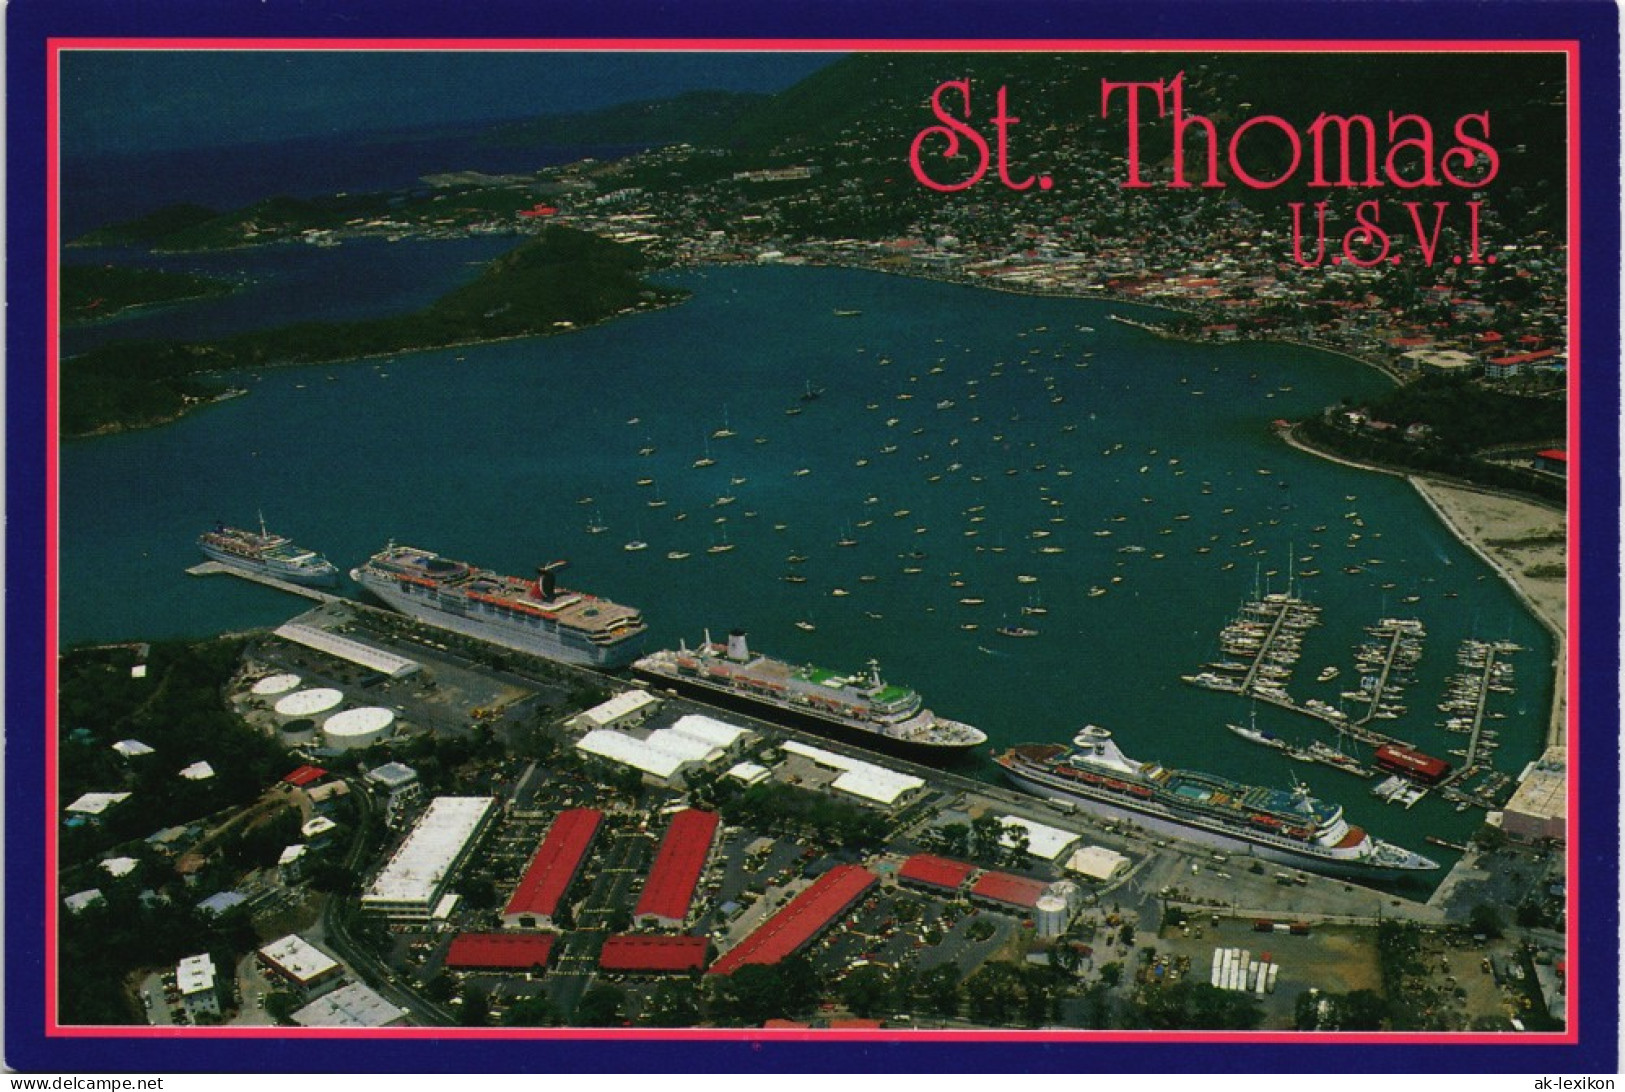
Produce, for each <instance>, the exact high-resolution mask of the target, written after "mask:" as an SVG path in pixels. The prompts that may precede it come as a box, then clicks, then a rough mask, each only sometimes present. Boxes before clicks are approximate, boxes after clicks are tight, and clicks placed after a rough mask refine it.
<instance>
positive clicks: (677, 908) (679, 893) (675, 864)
mask: <svg viewBox="0 0 1625 1092" xmlns="http://www.w3.org/2000/svg"><path fill="white" fill-rule="evenodd" d="M717 824H718V818H717V814H716V813H715V812H710V811H697V810H695V809H694V808H689V809H687V810H685V811H680V812H678V813H677V814H676V815H674V816H672V817H671V826H669V827H667V828H666V837H665V838H664V839H663V840H662V841H661V843H660V851H659V852H658V853H657V854H655V863H654V867H653V868H651V869H650V870H649V879H648V881H647V882H646V883H645V884H644V885H643V894H642V896H640V897H639V899H638V905H637V909H636V910H634V911H633V912H632V919H633V920H634V921H636V922H637V923H638V924H639V925H663V926H666V927H667V928H671V929H680V928H682V926H683V922H685V921H687V920H688V911H689V907H690V906H691V905H692V904H693V902H694V888H695V887H696V886H697V885H698V884H699V882H700V874H701V873H702V872H704V871H705V862H706V860H707V858H709V857H710V856H711V843H712V842H714V841H715V840H716V836H717Z"/></svg>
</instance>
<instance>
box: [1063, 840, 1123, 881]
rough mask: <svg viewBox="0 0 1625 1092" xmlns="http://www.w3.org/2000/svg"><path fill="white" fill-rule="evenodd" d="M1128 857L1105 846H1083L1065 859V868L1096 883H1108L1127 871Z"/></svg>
mask: <svg viewBox="0 0 1625 1092" xmlns="http://www.w3.org/2000/svg"><path fill="white" fill-rule="evenodd" d="M1128 867H1129V859H1128V858H1127V857H1125V856H1123V855H1122V854H1121V853H1118V852H1116V851H1114V850H1110V849H1107V848H1106V847H1105V846H1084V847H1083V848H1082V849H1080V850H1078V851H1077V852H1076V853H1074V854H1072V856H1071V857H1069V858H1068V859H1067V862H1066V870H1067V871H1068V872H1075V873H1077V874H1078V875H1079V876H1082V877H1083V878H1084V879H1087V880H1094V881H1095V882H1096V883H1110V882H1111V881H1112V880H1115V879H1117V878H1118V877H1119V876H1121V875H1122V874H1123V873H1125V872H1127V871H1128Z"/></svg>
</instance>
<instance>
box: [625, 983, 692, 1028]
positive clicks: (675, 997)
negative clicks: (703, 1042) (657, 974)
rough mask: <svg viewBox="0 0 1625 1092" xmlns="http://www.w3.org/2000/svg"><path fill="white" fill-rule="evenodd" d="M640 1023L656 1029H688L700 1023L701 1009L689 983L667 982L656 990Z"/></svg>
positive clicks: (640, 1017)
mask: <svg viewBox="0 0 1625 1092" xmlns="http://www.w3.org/2000/svg"><path fill="white" fill-rule="evenodd" d="M638 1022H639V1023H642V1024H646V1025H648V1026H649V1027H656V1028H686V1027H693V1026H694V1025H695V1024H698V1023H699V1022H700V1008H699V1005H698V1004H696V1003H695V1000H694V986H693V984H692V983H689V982H673V981H666V982H662V983H660V985H658V986H656V987H655V988H654V992H653V993H652V994H650V995H649V1000H648V1003H647V1004H645V1005H644V1007H643V1012H642V1013H640V1014H639V1016H638Z"/></svg>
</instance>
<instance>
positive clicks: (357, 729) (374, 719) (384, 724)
mask: <svg viewBox="0 0 1625 1092" xmlns="http://www.w3.org/2000/svg"><path fill="white" fill-rule="evenodd" d="M394 724H395V714H394V713H393V712H391V711H390V710H388V709H385V708H383V707H382V706H377V705H369V706H365V707H363V708H361V709H347V710H345V711H344V712H342V713H334V714H333V715H332V716H330V717H328V718H327V723H325V724H323V725H322V738H323V739H324V740H325V741H326V742H327V746H329V747H331V748H333V750H335V751H359V750H362V749H364V748H367V747H371V746H372V745H373V744H374V743H380V742H382V741H383V740H386V739H388V738H389V735H390V731H391V730H392V728H393V726H394Z"/></svg>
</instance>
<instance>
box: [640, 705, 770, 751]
mask: <svg viewBox="0 0 1625 1092" xmlns="http://www.w3.org/2000/svg"><path fill="white" fill-rule="evenodd" d="M668 732H670V733H672V734H675V735H680V736H688V737H689V738H691V739H697V740H699V741H700V742H702V743H706V744H709V745H710V746H712V747H721V748H722V749H723V750H727V749H728V748H729V747H732V746H733V745H734V744H736V743H738V742H739V741H740V740H741V739H742V738H744V737H745V736H748V735H750V734H751V733H750V731H749V729H746V728H740V727H738V726H736V725H732V724H724V723H723V722H722V721H720V720H714V719H713V718H711V717H702V716H700V715H699V714H697V713H689V714H687V715H686V716H682V717H679V718H677V723H676V724H673V725H672V726H671V727H670V728H662V729H659V730H658V731H656V732H654V733H653V734H654V735H656V736H659V735H664V734H666V733H668Z"/></svg>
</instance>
